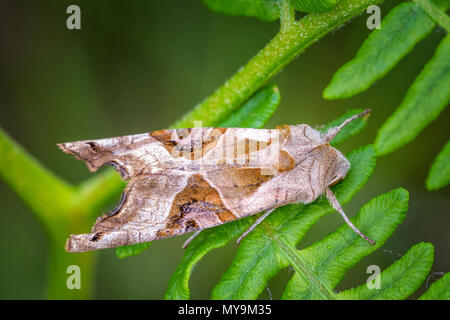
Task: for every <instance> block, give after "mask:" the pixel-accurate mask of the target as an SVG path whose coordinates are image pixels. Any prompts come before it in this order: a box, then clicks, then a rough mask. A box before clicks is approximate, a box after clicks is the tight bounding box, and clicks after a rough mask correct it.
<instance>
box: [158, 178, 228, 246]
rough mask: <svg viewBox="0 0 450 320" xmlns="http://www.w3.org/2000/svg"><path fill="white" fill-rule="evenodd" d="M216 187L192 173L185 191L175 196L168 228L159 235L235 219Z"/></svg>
mask: <svg viewBox="0 0 450 320" xmlns="http://www.w3.org/2000/svg"><path fill="white" fill-rule="evenodd" d="M236 218H237V217H236V216H235V215H234V214H233V213H232V212H231V211H230V210H228V209H227V208H226V207H225V205H224V204H223V202H222V199H221V198H220V195H219V193H218V192H217V190H216V189H215V188H213V187H212V186H210V185H209V184H208V182H207V181H206V180H205V179H204V178H203V177H202V176H201V175H199V174H195V175H192V176H191V177H190V178H189V180H188V183H187V186H186V187H185V189H184V190H183V191H181V192H180V193H178V194H177V196H176V197H175V199H174V201H173V204H172V208H171V210H170V214H169V217H168V220H169V221H168V223H167V225H166V229H164V230H161V231H159V232H158V236H160V237H167V236H169V235H171V234H172V233H173V232H175V231H176V230H177V229H183V230H186V232H189V231H192V230H195V229H199V228H205V227H210V226H214V225H217V224H220V223H225V222H229V221H232V220H235V219H236Z"/></svg>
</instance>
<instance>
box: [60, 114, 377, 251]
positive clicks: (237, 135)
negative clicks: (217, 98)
mask: <svg viewBox="0 0 450 320" xmlns="http://www.w3.org/2000/svg"><path fill="white" fill-rule="evenodd" d="M367 113H368V111H365V112H363V113H361V114H359V115H357V116H354V117H351V118H349V119H348V120H346V121H345V122H344V123H343V124H342V125H341V126H338V127H336V128H337V129H336V128H332V129H330V130H329V131H328V132H327V134H325V135H324V136H322V135H321V134H320V133H319V132H318V131H317V130H315V129H313V128H311V127H309V126H307V125H293V126H287V125H285V126H282V127H277V129H272V130H268V129H245V128H202V127H201V126H199V127H197V128H192V129H178V130H158V131H153V132H150V133H148V134H140V135H131V136H125V137H116V138H109V139H100V140H92V141H79V142H72V143H65V144H60V145H59V146H60V148H61V149H62V150H63V151H64V152H66V153H70V154H73V155H75V156H76V157H77V158H78V159H81V160H84V161H85V162H86V163H87V165H88V167H89V169H91V170H93V171H95V170H97V169H98V168H99V167H100V166H102V165H104V164H111V165H113V166H114V167H115V168H116V170H117V171H119V172H120V173H121V176H122V178H124V179H127V180H129V183H128V186H127V187H126V189H125V191H124V196H123V199H122V200H121V202H120V203H119V205H118V207H117V209H115V210H114V212H113V214H111V215H103V216H102V217H100V218H98V219H97V222H96V224H95V225H94V227H93V229H92V232H91V233H87V234H80V235H71V237H70V238H69V239H68V241H67V244H66V250H67V251H69V252H82V251H90V250H98V249H104V248H111V247H117V246H123V245H127V244H134V243H140V242H148V241H152V240H156V239H162V238H167V237H171V236H175V235H180V234H184V233H187V232H191V231H196V230H202V229H205V228H210V227H214V226H217V225H220V224H223V223H227V222H230V221H234V220H236V219H239V218H242V217H245V216H248V215H253V214H256V213H259V212H262V211H266V214H264V215H263V216H261V217H260V219H258V221H257V224H258V223H260V222H261V221H262V220H263V219H264V218H265V217H266V216H267V215H268V214H269V213H270V212H271V211H272V210H273V209H274V208H277V207H280V206H283V205H286V204H289V203H294V202H302V203H309V202H312V201H314V200H315V199H317V197H319V196H320V195H321V194H323V193H324V192H325V193H326V195H327V197H328V199H330V202H331V203H332V205H333V207H335V208H337V210H338V211H339V213H340V214H341V215H343V217H344V219H345V220H346V222H347V223H348V224H349V225H350V226H351V227H352V228H353V229H354V230H355V231H356V232H357V233H359V234H360V235H361V236H362V237H364V238H366V239H367V240H368V241H371V240H370V239H368V238H367V237H366V236H364V235H363V234H362V233H361V232H360V231H359V230H358V229H356V227H355V226H353V225H352V224H351V222H350V223H349V220H348V218H347V217H346V216H345V213H343V210H342V208H341V207H340V205H339V206H338V205H336V202H337V200H336V199H335V197H334V195H332V193H331V194H329V193H330V192H331V190H329V189H328V187H329V186H330V185H332V184H334V183H336V182H337V181H339V180H341V179H343V178H344V177H345V175H346V173H347V171H348V169H349V162H348V161H347V159H345V157H344V156H343V155H342V154H341V153H340V152H339V151H338V150H336V149H335V148H333V147H331V146H330V145H329V144H328V142H329V141H330V140H331V139H332V138H333V137H334V136H336V135H337V133H338V132H339V131H340V130H341V129H342V128H343V127H344V126H345V125H346V124H347V123H349V122H350V121H352V120H354V119H356V118H357V117H360V116H362V115H365V114H367ZM255 226H256V225H255ZM255 226H252V227H251V228H250V229H249V231H248V232H250V231H251V230H253V228H254V227H255ZM248 232H246V233H245V234H244V235H243V236H245V235H246V234H247V233H248ZM196 234H198V232H197V233H196ZM191 238H192V237H191ZM240 239H241V238H240Z"/></svg>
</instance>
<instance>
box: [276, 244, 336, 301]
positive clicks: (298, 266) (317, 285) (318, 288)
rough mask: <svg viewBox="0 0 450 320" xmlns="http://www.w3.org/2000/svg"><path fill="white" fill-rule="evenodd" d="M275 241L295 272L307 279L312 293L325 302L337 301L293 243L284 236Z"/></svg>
mask: <svg viewBox="0 0 450 320" xmlns="http://www.w3.org/2000/svg"><path fill="white" fill-rule="evenodd" d="M273 240H274V242H275V243H276V244H277V245H278V247H279V248H280V250H281V252H282V253H283V255H284V256H285V258H286V259H287V260H288V261H289V264H290V265H291V266H292V267H293V268H294V269H295V271H296V272H297V273H298V274H299V275H300V276H301V277H303V278H304V279H305V282H307V283H310V284H311V291H314V292H317V293H319V295H320V296H322V298H323V299H324V300H336V299H337V297H336V294H335V293H334V292H333V290H331V289H330V288H328V287H327V286H326V285H325V284H324V283H322V281H321V279H320V277H318V276H317V275H316V274H315V272H314V270H312V269H311V267H309V265H308V263H306V261H304V260H303V258H302V257H301V256H300V255H299V253H298V249H297V248H296V247H295V246H294V245H293V244H292V243H291V242H289V241H288V240H286V239H285V237H284V236H279V237H274V238H273Z"/></svg>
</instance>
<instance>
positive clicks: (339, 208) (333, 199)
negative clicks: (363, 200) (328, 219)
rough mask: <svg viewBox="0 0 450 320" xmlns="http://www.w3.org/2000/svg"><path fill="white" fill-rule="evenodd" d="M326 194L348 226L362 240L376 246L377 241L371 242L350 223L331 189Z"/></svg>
mask: <svg viewBox="0 0 450 320" xmlns="http://www.w3.org/2000/svg"><path fill="white" fill-rule="evenodd" d="M325 194H326V196H327V199H328V201H330V203H331V205H332V207H333V208H334V209H335V210H336V211H337V212H339V213H340V214H341V216H342V218H344V220H345V222H346V223H347V224H348V226H349V227H350V228H352V229H353V231H355V232H356V233H357V234H359V235H360V236H361V237H362V238H364V239H365V240H366V241H368V242H369V243H370V244H371V245H375V241H373V240H370V239H369V238H368V237H367V236H366V235H365V234H364V233H362V232H361V231H359V229H358V228H356V227H355V225H354V224H353V223H352V222H351V221H350V219H349V218H348V217H347V215H346V214H345V212H344V210H343V209H342V207H341V205H340V203H339V201H338V200H337V199H336V196H335V195H334V193H333V191H331V190H330V188H329V187H326V188H325Z"/></svg>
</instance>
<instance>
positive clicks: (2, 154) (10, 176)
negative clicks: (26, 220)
mask: <svg viewBox="0 0 450 320" xmlns="http://www.w3.org/2000/svg"><path fill="white" fill-rule="evenodd" d="M0 177H1V178H2V179H3V180H4V181H5V182H6V184H8V185H9V187H10V188H11V189H12V190H14V192H16V194H17V195H18V196H19V197H20V198H21V199H22V200H23V202H25V204H27V205H28V207H30V208H31V210H32V211H33V212H34V213H35V214H36V216H37V217H38V218H39V220H40V221H41V222H42V223H44V225H45V226H46V227H47V228H48V227H50V226H49V225H50V224H52V220H53V219H54V218H55V217H57V216H59V215H61V214H62V212H61V210H62V209H63V208H66V207H67V206H69V205H70V203H71V202H72V200H73V194H74V188H73V187H72V186H70V185H69V184H67V183H66V182H64V181H63V180H61V179H60V178H58V177H56V176H55V175H54V174H53V173H52V172H50V171H49V170H47V169H46V168H44V167H43V166H42V165H41V164H40V163H39V162H38V161H37V160H36V159H34V158H33V157H32V156H31V155H30V154H28V153H27V152H26V151H25V150H24V149H23V148H22V147H21V146H19V145H18V144H17V143H15V142H14V141H13V140H12V139H11V138H10V137H9V136H8V135H7V134H6V132H4V131H3V130H2V129H1V128H0Z"/></svg>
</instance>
